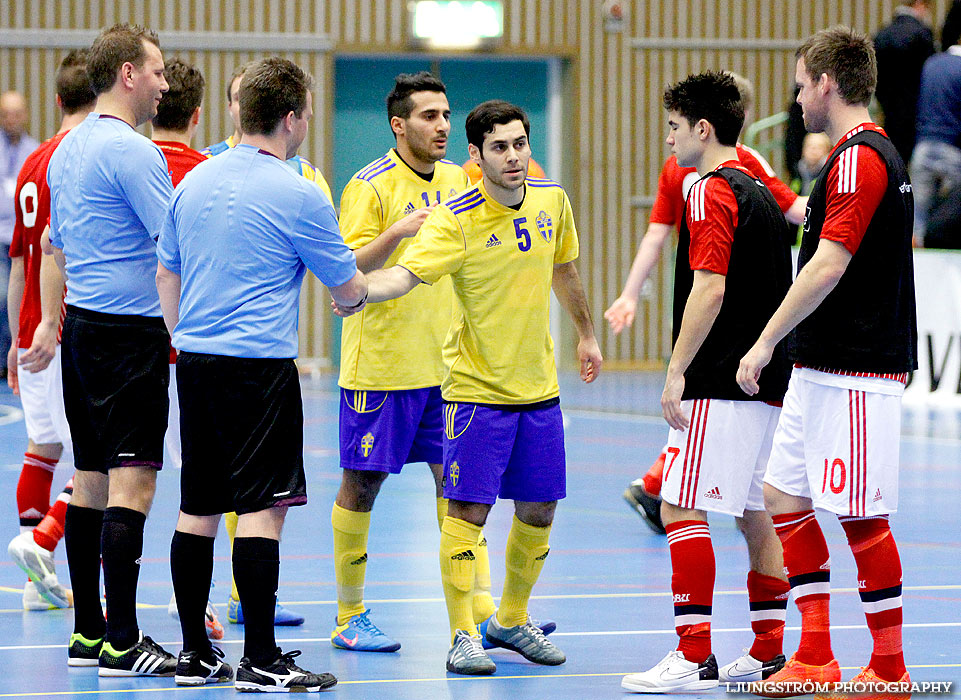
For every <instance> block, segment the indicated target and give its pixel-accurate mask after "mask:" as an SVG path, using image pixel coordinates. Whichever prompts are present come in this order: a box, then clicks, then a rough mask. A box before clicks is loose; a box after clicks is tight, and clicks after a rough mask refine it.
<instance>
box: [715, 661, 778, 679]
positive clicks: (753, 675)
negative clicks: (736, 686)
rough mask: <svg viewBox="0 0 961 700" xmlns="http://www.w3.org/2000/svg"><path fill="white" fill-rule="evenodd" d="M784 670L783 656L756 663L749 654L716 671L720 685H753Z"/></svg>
mask: <svg viewBox="0 0 961 700" xmlns="http://www.w3.org/2000/svg"><path fill="white" fill-rule="evenodd" d="M782 668H784V655H783V654H778V655H777V656H775V657H774V658H773V659H771V660H770V661H758V660H757V659H755V658H754V657H753V656H751V655H750V654H745V655H744V656H742V657H741V658H739V659H735V660H734V661H732V662H731V663H729V664H728V665H726V666H723V667H722V668H721V669H720V670H718V675H719V676H720V680H721V682H722V683H754V682H757V681H763V680H767V678H768V677H769V676H773V675H774V674H775V673H777V672H778V671H780V670H781V669H782Z"/></svg>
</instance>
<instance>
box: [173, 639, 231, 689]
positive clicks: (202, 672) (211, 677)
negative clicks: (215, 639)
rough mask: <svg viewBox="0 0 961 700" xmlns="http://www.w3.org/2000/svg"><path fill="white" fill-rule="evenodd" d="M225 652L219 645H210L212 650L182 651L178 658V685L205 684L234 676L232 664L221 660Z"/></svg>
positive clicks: (176, 679) (176, 677)
mask: <svg viewBox="0 0 961 700" xmlns="http://www.w3.org/2000/svg"><path fill="white" fill-rule="evenodd" d="M223 658H224V652H223V651H222V650H221V649H220V648H219V647H214V646H212V647H210V652H209V653H206V654H204V653H203V652H199V651H182V652H180V658H178V659H177V674H176V676H175V677H174V682H175V683H176V684H177V685H203V684H204V683H221V682H223V681H229V680H231V679H233V677H234V670H233V669H232V668H230V664H228V663H225V662H224V661H221V659H223Z"/></svg>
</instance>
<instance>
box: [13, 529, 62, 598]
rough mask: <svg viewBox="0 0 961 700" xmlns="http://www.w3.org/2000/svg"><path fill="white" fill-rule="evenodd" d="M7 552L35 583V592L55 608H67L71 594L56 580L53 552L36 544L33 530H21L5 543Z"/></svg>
mask: <svg viewBox="0 0 961 700" xmlns="http://www.w3.org/2000/svg"><path fill="white" fill-rule="evenodd" d="M7 552H8V553H9V554H10V557H11V558H12V559H13V561H14V562H16V564H17V566H19V567H20V568H21V569H23V570H24V571H25V572H26V574H27V576H29V577H30V578H31V579H32V580H33V583H34V584H36V589H35V592H36V593H38V594H39V595H40V596H42V597H43V598H45V599H46V600H47V602H48V603H50V605H52V606H53V607H55V608H69V607H70V606H71V604H72V596H69V595H68V594H67V589H65V588H64V587H63V586H61V585H60V582H59V581H58V580H57V571H56V568H55V567H54V564H53V552H48V551H47V550H46V549H44V548H43V547H41V546H40V545H38V544H37V543H36V542H34V540H33V531H30V530H28V531H26V532H21V533H20V534H19V535H17V536H16V537H14V538H13V539H12V540H10V544H9V545H7ZM26 595H27V594H26V589H24V605H26V602H27V601H26ZM27 609H28V610H46V608H42V607H38V608H27Z"/></svg>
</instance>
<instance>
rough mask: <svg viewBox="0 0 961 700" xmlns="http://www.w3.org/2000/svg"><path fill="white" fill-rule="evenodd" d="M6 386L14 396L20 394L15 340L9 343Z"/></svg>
mask: <svg viewBox="0 0 961 700" xmlns="http://www.w3.org/2000/svg"><path fill="white" fill-rule="evenodd" d="M7 386H8V387H10V388H11V389H12V390H13V394H14V396H17V395H19V394H20V379H19V378H18V377H17V339H16V338H14V339H13V342H12V343H10V351H9V352H8V353H7Z"/></svg>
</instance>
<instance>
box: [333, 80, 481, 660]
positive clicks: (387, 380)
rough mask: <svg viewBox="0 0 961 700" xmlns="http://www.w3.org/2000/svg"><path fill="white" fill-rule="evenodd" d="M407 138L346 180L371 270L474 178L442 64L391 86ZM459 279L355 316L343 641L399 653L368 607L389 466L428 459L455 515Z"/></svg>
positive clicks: (340, 591) (400, 134) (340, 579)
mask: <svg viewBox="0 0 961 700" xmlns="http://www.w3.org/2000/svg"><path fill="white" fill-rule="evenodd" d="M387 114H388V119H389V124H390V128H391V131H392V132H393V134H394V138H395V141H396V146H395V147H394V148H392V149H391V150H390V151H388V152H387V154H386V155H384V156H383V157H382V158H378V159H377V160H375V161H374V162H372V163H369V164H368V165H366V166H365V167H363V168H361V169H360V171H358V172H357V173H356V174H355V175H354V177H353V178H351V180H350V182H348V183H347V187H346V188H344V194H343V196H342V197H341V206H340V226H341V232H342V233H343V235H344V240H345V242H346V243H347V245H349V246H350V247H351V248H353V249H354V253H355V254H356V256H357V264H358V266H359V267H360V269H361V270H363V271H364V272H370V271H372V270H376V269H380V268H382V267H390V266H392V265H393V264H394V263H396V261H397V260H399V259H400V257H401V256H402V255H403V253H404V251H405V250H406V249H407V248H408V247H409V246H410V243H411V239H412V237H413V236H415V235H416V234H417V231H418V229H419V228H420V226H421V224H422V223H423V222H424V220H425V219H426V218H427V215H428V214H429V213H430V212H431V211H432V210H433V208H434V207H435V206H437V204H438V203H439V202H441V201H443V200H446V199H449V198H452V197H454V196H455V195H456V194H457V193H458V192H461V191H463V190H464V189H465V188H466V187H467V177H466V175H465V173H464V171H463V170H462V169H461V168H459V167H457V166H456V165H455V164H454V163H452V162H450V161H448V160H444V156H445V155H446V153H447V139H448V135H449V133H450V106H449V105H448V103H447V88H446V87H445V86H444V83H442V82H441V81H440V80H438V79H437V78H436V77H434V76H433V75H431V74H430V73H427V72H426V71H425V72H421V73H415V74H409V73H402V74H400V75H398V76H397V77H396V78H395V79H394V88H393V90H391V92H390V94H389V95H388V96H387ZM452 303H453V292H452V289H451V285H450V281H449V280H446V279H444V280H442V281H441V282H439V283H438V284H436V285H433V286H426V285H425V286H422V287H420V288H418V289H416V290H415V291H414V292H412V293H411V294H410V295H408V296H405V297H403V298H401V299H397V300H394V301H391V302H387V303H384V304H377V305H375V306H368V307H367V308H366V309H364V310H363V311H362V312H361V313H359V314H357V315H356V316H352V317H350V318H348V319H346V320H345V321H344V332H343V336H342V339H341V363H340V367H341V371H340V382H339V383H340V387H341V402H340V465H341V467H343V474H342V478H341V485H340V490H339V491H338V493H337V498H336V500H335V502H334V506H333V509H332V512H331V525H332V527H333V531H334V567H335V572H336V578H337V620H336V625H335V627H334V630H333V632H332V633H331V644H333V645H334V646H335V647H338V648H341V649H348V650H352V651H396V650H397V649H399V648H400V643H399V642H397V641H395V640H393V639H391V638H390V637H387V636H386V635H384V634H383V632H381V631H380V630H379V629H378V628H377V626H376V625H375V624H374V623H373V622H371V621H370V620H369V619H368V614H369V611H368V610H367V609H366V607H365V605H364V579H365V576H366V569H367V536H368V532H369V530H370V512H371V510H372V509H373V506H374V500H375V499H376V497H377V493H378V492H379V490H380V487H381V485H382V484H383V482H384V480H385V479H386V478H387V475H388V474H397V473H399V472H400V471H401V470H402V469H403V466H404V465H405V464H409V463H412V462H427V464H428V465H429V467H430V470H431V473H432V475H433V477H434V485H435V496H436V499H437V521H438V526H440V525H441V524H442V523H443V520H444V516H445V515H446V514H447V499H446V498H444V486H443V476H444V468H443V465H442V462H443V438H442V435H443V429H444V428H443V420H444V419H443V401H442V399H441V392H440V384H441V382H442V381H443V379H444V372H445V370H444V361H443V357H442V356H441V348H442V347H443V344H444V338H445V337H446V336H447V331H448V328H449V326H450V309H451V306H452ZM474 551H475V556H476V558H477V566H476V578H475V586H474V599H473V601H472V610H473V615H474V622H475V623H476V624H478V625H482V626H483V625H484V624H485V621H486V620H487V619H488V618H489V617H490V616H491V615H493V614H494V611H495V610H496V606H495V605H494V600H493V598H492V597H491V593H490V588H491V581H490V563H489V560H488V555H487V541H486V540H485V539H484V536H483V534H481V535H480V537H479V539H478V543H477V547H476V548H475V550H474Z"/></svg>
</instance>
